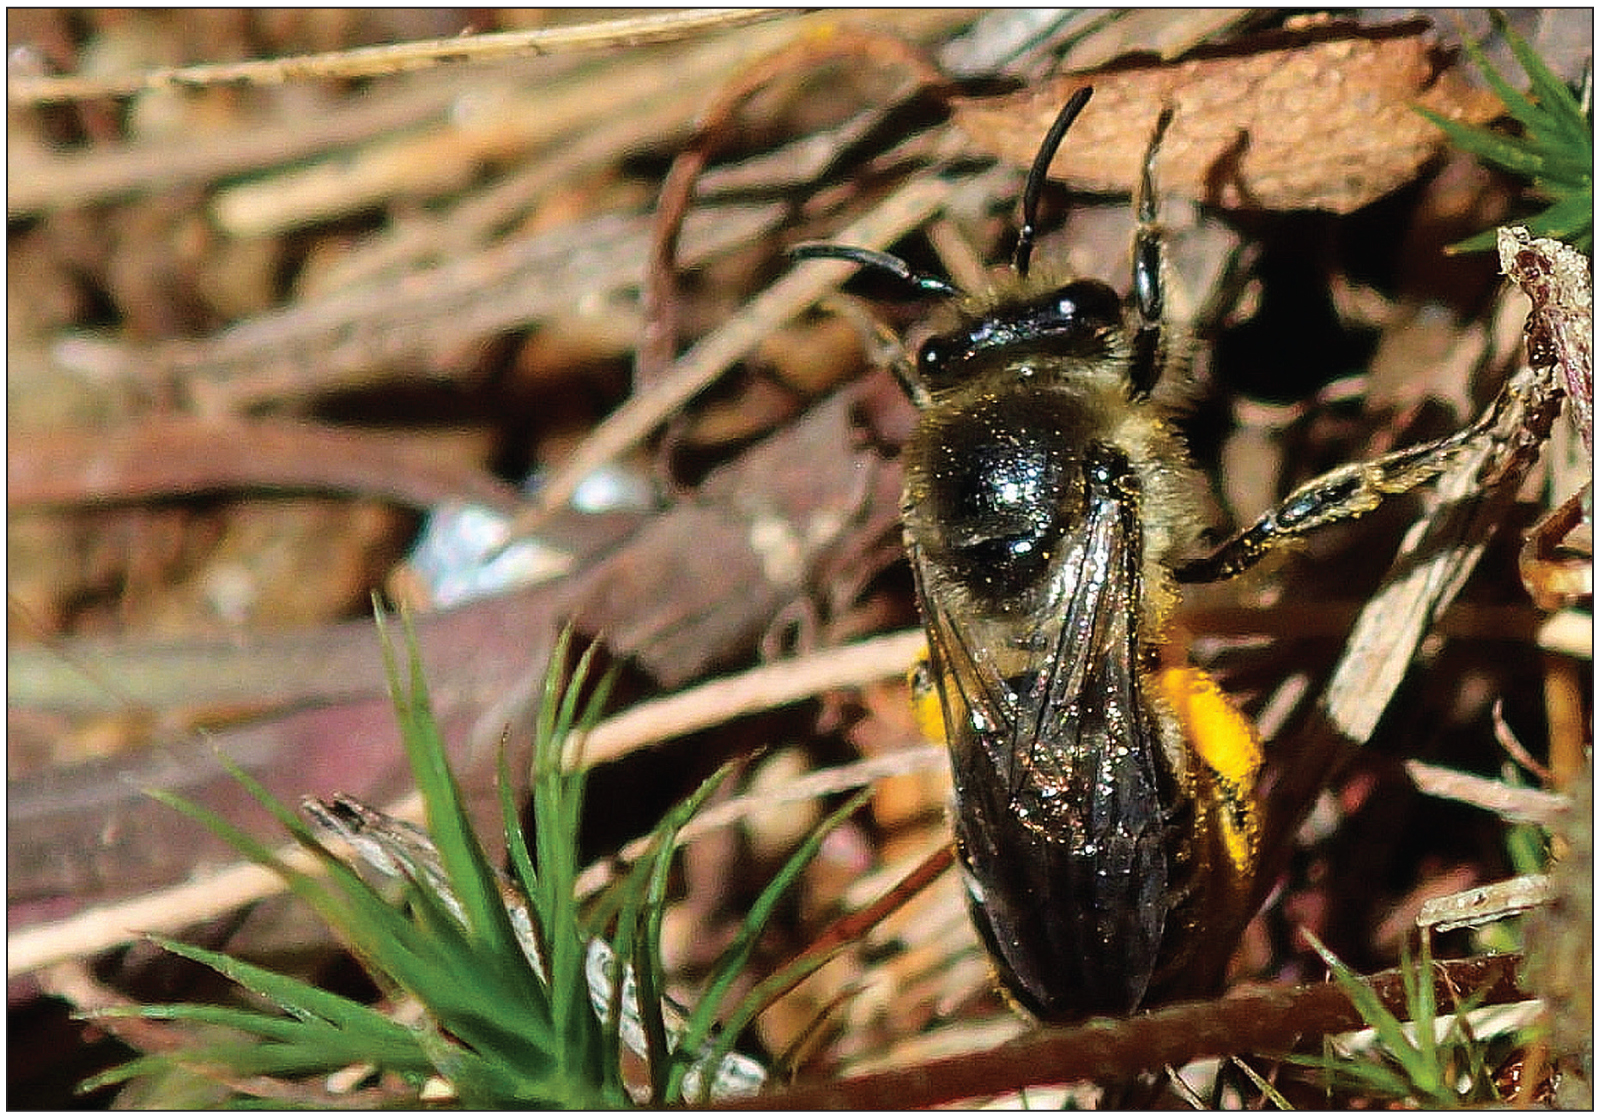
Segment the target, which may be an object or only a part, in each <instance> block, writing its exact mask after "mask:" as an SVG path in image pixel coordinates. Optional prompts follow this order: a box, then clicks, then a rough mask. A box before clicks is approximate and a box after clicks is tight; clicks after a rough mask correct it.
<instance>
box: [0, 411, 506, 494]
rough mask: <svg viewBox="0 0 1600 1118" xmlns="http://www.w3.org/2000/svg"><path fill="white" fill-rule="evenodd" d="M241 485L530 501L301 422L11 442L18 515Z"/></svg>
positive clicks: (144, 425) (402, 444)
mask: <svg viewBox="0 0 1600 1118" xmlns="http://www.w3.org/2000/svg"><path fill="white" fill-rule="evenodd" d="M240 489H257V490H259V489H292V490H319V491H324V492H327V491H333V492H344V493H353V494H361V495H367V496H376V497H386V498H389V499H392V500H397V501H399V502H401V503H402V504H406V505H410V506H412V507H414V508H420V509H426V508H430V507H432V506H434V505H437V504H439V503H440V502H443V501H452V500H454V501H471V502H474V503H477V504H480V505H484V506H487V507H488V508H491V509H495V510H497V511H501V512H508V513H509V512H510V511H511V510H513V509H515V508H517V507H518V505H519V504H520V502H521V498H520V496H519V495H518V493H517V491H516V490H515V489H514V488H513V487H512V486H510V485H508V484H506V483H505V482H502V481H500V480H499V479H497V478H495V477H493V476H492V475H490V474H489V473H487V472H485V471H483V470H480V469H475V468H473V467H470V466H465V465H458V464H456V463H455V462H453V461H452V460H450V459H448V458H442V457H441V456H440V455H438V454H437V453H434V452H433V450H432V448H430V447H429V446H428V444H427V443H419V442H417V441H415V440H414V439H409V438H402V437H399V436H392V435H384V434H372V433H366V432H362V431H358V430H352V429H350V428H334V427H327V426H322V425H319V424H314V423H308V422H296V421H292V420H277V419H238V418H227V417H216V418H212V419H200V418H196V417H194V416H187V415H175V416H156V417H147V418H144V419H141V420H139V421H138V423H137V425H136V426H125V427H118V428H113V429H111V430H106V431H87V430H86V431H71V430H60V429H56V430H52V431H50V433H49V434H48V435H43V434H34V433H31V432H28V431H12V432H11V438H10V440H9V441H8V443H7V446H6V501H7V504H8V505H9V507H10V508H11V509H12V510H13V511H15V510H17V509H20V508H27V507H30V506H38V505H66V504H85V503H95V502H104V501H137V500H146V499H151V498H164V497H174V496H179V495H183V494H193V493H205V492H215V491H217V490H240Z"/></svg>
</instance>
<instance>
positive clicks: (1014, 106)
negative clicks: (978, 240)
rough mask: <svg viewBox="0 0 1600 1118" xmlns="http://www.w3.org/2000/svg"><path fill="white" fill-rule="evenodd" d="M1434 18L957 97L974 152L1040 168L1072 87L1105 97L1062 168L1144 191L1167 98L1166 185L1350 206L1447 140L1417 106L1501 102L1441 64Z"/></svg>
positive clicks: (1079, 126)
mask: <svg viewBox="0 0 1600 1118" xmlns="http://www.w3.org/2000/svg"><path fill="white" fill-rule="evenodd" d="M1430 40H1431V36H1430V35H1428V34H1427V33H1426V26H1425V25H1423V24H1420V23H1417V22H1411V23H1408V24H1405V25H1403V26H1402V27H1400V28H1393V29H1389V30H1388V31H1377V32H1375V31H1360V30H1356V29H1354V28H1349V27H1345V28H1342V29H1338V28H1336V29H1327V28H1322V29H1318V30H1317V31H1315V32H1314V33H1312V34H1311V35H1308V36H1304V37H1302V42H1301V43H1300V45H1297V46H1294V47H1291V48H1287V49H1276V50H1258V51H1255V52H1253V53H1249V54H1242V55H1241V54H1233V55H1230V56H1228V57H1205V58H1196V59H1191V60H1190V61H1187V62H1180V63H1178V64H1176V65H1156V66H1147V67H1137V68H1120V69H1116V70H1103V71H1097V72H1094V73H1087V74H1086V73H1075V74H1068V75H1063V76H1062V77H1060V78H1057V79H1056V80H1054V81H1052V82H1049V83H1048V84H1046V85H1044V86H1040V87H1037V88H1034V89H1030V90H1028V91H1026V92H1024V93H1018V94H1011V95H1008V96H1004V97H992V98H984V99H981V100H979V99H973V100H966V101H960V102H957V103H956V104H955V106H954V114H955V122H956V124H957V126H958V127H959V128H960V129H961V130H962V131H963V132H964V133H966V135H967V136H968V137H969V138H970V139H971V141H972V145H973V147H974V148H975V149H977V150H979V151H981V152H983V153H985V154H988V155H993V156H997V157H998V158H1000V159H1003V160H1006V161H1007V162H1011V163H1015V164H1017V165H1018V166H1024V167H1025V166H1027V165H1029V164H1030V163H1031V162H1032V160H1033V156H1034V153H1035V152H1036V151H1037V150H1038V147H1039V141H1040V139H1041V138H1042V137H1043V136H1044V134H1045V132H1046V130H1047V129H1048V128H1049V126H1050V123H1051V121H1052V120H1053V119H1054V117H1055V115H1056V112H1057V111H1058V110H1059V109H1060V107H1061V105H1062V104H1064V103H1065V101H1066V99H1067V97H1068V96H1069V95H1071V93H1072V92H1073V91H1074V90H1075V89H1077V88H1079V87H1080V86H1083V85H1086V84H1092V85H1093V86H1094V100H1093V101H1091V102H1090V103H1089V106H1088V108H1087V109H1086V110H1085V111H1084V114H1083V116H1082V117H1080V118H1079V119H1078V122H1077V123H1076V124H1074V125H1073V127H1072V130H1071V131H1070V132H1068V134H1067V138H1066V142H1065V143H1063V144H1062V145H1061V151H1060V153H1059V155H1058V156H1057V157H1056V161H1055V164H1054V174H1055V175H1056V176H1059V177H1060V178H1061V179H1062V180H1063V181H1065V182H1067V183H1069V184H1071V185H1072V186H1073V187H1075V188H1078V189H1083V190H1091V191H1106V192H1115V193H1124V194H1126V193H1131V192H1132V190H1133V187H1134V183H1135V182H1136V181H1137V176H1138V173H1139V165H1140V162H1141V161H1142V160H1143V158H1144V151H1145V147H1146V145H1147V144H1148V143H1149V138H1150V133H1151V131H1152V129H1153V128H1154V126H1155V121H1156V117H1157V115H1158V114H1159V113H1160V111H1161V106H1162V105H1163V104H1164V103H1170V104H1171V105H1172V106H1173V107H1174V109H1175V110H1176V112H1175V115H1174V117H1173V121H1172V126H1171V129H1170V130H1169V131H1168V133H1167V135H1166V138H1165V140H1164V141H1163V142H1162V148H1161V154H1160V158H1159V160H1158V163H1157V179H1158V183H1159V188H1160V190H1161V191H1162V192H1163V193H1168V194H1181V195H1186V196H1188V197H1191V198H1195V199H1198V200H1201V201H1204V202H1207V203H1210V204H1213V205H1221V206H1226V207H1234V208H1245V207H1247V208H1261V209H1319V210H1328V211H1331V212H1333V213H1349V212H1351V211H1353V210H1357V209H1359V208H1361V207H1362V206H1365V205H1366V204H1367V203H1369V202H1371V201H1373V200H1374V199H1377V198H1379V197H1382V196H1383V195H1384V194H1387V193H1388V192H1389V191H1391V190H1393V189H1395V188H1396V187H1398V186H1400V185H1401V184H1403V183H1405V182H1406V181H1408V180H1409V179H1410V178H1411V177H1412V176H1414V175H1415V174H1416V172H1417V170H1418V168H1419V167H1420V166H1421V165H1422V164H1423V162H1424V161H1426V160H1427V159H1428V158H1429V157H1430V156H1432V155H1433V153H1434V152H1435V151H1436V150H1437V149H1438V148H1439V147H1440V145H1441V144H1442V143H1443V142H1444V136H1443V134H1442V133H1441V132H1440V131H1439V130H1438V129H1437V128H1435V127H1434V126H1433V125H1431V124H1429V123H1428V122H1427V121H1426V120H1424V119H1423V118H1422V117H1421V116H1420V115H1419V114H1418V113H1416V112H1415V111H1414V109H1413V106H1415V105H1423V106H1426V107H1427V108H1430V109H1432V110H1434V111H1435V112H1438V113H1440V114H1442V115H1444V116H1446V117H1450V118H1452V119H1455V120H1463V121H1467V122H1468V123H1472V124H1481V123H1484V122H1485V121H1488V120H1490V119H1492V118H1493V117H1495V116H1496V115H1497V114H1498V113H1499V112H1500V111H1501V106H1500V102H1499V101H1498V100H1497V99H1496V98H1495V97H1494V95H1493V94H1492V93H1489V92H1487V91H1484V90H1476V89H1473V88H1471V87H1469V86H1468V85H1467V84H1466V82H1465V81H1464V80H1463V79H1462V78H1461V77H1460V76H1459V75H1457V74H1456V73H1454V72H1453V71H1450V70H1444V71H1441V70H1440V69H1439V66H1438V63H1437V60H1436V57H1435V55H1434V52H1433V47H1432V44H1431V42H1430Z"/></svg>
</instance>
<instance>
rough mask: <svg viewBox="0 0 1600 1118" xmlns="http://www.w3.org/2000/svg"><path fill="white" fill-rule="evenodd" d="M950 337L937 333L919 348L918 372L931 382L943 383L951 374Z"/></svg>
mask: <svg viewBox="0 0 1600 1118" xmlns="http://www.w3.org/2000/svg"><path fill="white" fill-rule="evenodd" d="M951 352H952V351H951V348H950V339H949V338H947V337H945V336H944V335H943V334H935V335H934V336H933V337H931V338H929V339H928V340H927V341H925V342H923V343H922V345H921V346H919V347H918V348H917V372H918V373H920V374H921V375H922V379H923V380H924V381H926V382H928V383H929V384H942V383H944V382H945V381H946V380H947V379H948V378H949V376H950V358H951Z"/></svg>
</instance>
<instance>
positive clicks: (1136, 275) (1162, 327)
mask: <svg viewBox="0 0 1600 1118" xmlns="http://www.w3.org/2000/svg"><path fill="white" fill-rule="evenodd" d="M1171 123H1172V106H1171V105H1165V106H1163V107H1162V109H1161V116H1160V117H1158V118H1157V120H1156V128H1155V132H1154V133H1152V134H1151V136H1150V146H1149V147H1148V148H1146V149H1145V153H1144V166H1143V168H1142V169H1141V170H1140V173H1139V200H1138V204H1137V210H1136V212H1137V216H1138V219H1139V231H1138V232H1137V233H1136V234H1135V235H1134V240H1133V305H1134V309H1135V310H1136V311H1137V312H1138V314H1139V325H1138V328H1137V329H1136V330H1135V331H1134V335H1133V360H1132V363H1131V364H1130V366H1129V370H1128V372H1129V377H1128V382H1129V384H1130V385H1131V386H1132V389H1133V393H1134V395H1135V396H1136V397H1144V396H1148V395H1150V390H1151V389H1152V388H1154V387H1155V385H1156V381H1158V380H1160V379H1161V371H1162V369H1164V368H1165V367H1166V364H1167V337H1166V298H1165V293H1164V291H1163V289H1162V276H1161V268H1162V263H1163V260H1162V257H1163V256H1164V253H1163V251H1162V235H1161V226H1160V225H1158V224H1157V223H1156V187H1155V179H1156V154H1157V153H1158V152H1159V151H1160V150H1161V138H1162V137H1163V136H1164V135H1166V132H1167V126H1168V125H1169V124H1171Z"/></svg>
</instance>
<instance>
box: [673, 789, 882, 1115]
mask: <svg viewBox="0 0 1600 1118" xmlns="http://www.w3.org/2000/svg"><path fill="white" fill-rule="evenodd" d="M871 797H872V789H870V788H863V789H862V790H861V791H859V792H857V793H856V794H855V795H854V796H851V797H850V799H848V800H846V801H845V803H844V804H843V805H841V806H840V807H839V808H838V809H837V810H835V811H834V812H833V813H832V814H830V815H829V816H828V817H827V818H826V819H824V820H823V821H822V822H821V823H819V824H818V825H817V826H816V827H815V828H814V829H813V830H812V832H811V833H810V834H809V835H807V836H806V838H805V840H804V841H803V842H801V844H800V845H799V846H798V847H797V848H796V849H795V852H794V853H793V854H792V855H790V857H789V860H788V861H787V862H786V863H784V866H783V869H782V870H780V871H779V872H778V873H777V874H776V875H775V876H774V877H773V879H772V880H771V881H770V882H768V883H767V887H766V888H765V889H763V890H762V891H761V895H760V896H759V897H757V898H756V900H755V903H754V904H752V905H751V906H750V911H749V913H747V914H746V916H745V919H744V922H743V924H742V925H741V926H740V928H739V932H738V934H737V935H736V936H735V937H734V939H733V942H732V943H730V944H729V945H728V947H727V948H726V949H725V950H724V951H723V953H722V955H721V956H720V957H719V958H718V960H717V963H716V965H715V967H714V968H713V969H712V974H711V977H710V979H709V981H708V982H707V983H706V990H705V993H704V994H703V995H702V996H701V998H700V1001H699V1003H698V1004H697V1005H696V1006H695V1008H694V1012H693V1013H692V1014H690V1016H689V1021H688V1023H687V1024H686V1025H685V1027H684V1035H683V1039H682V1041H681V1045H682V1049H683V1050H684V1051H689V1052H696V1051H698V1050H699V1048H700V1046H701V1044H702V1043H704V1041H705V1039H706V1037H707V1036H708V1035H710V1031H711V1025H712V1021H713V1018H714V1015H715V1013H716V1011H717V1008H718V1006H719V1005H720V1004H721V1002H722V999H723V997H724V996H725V995H726V994H727V992H728V988H729V987H730V986H732V985H733V983H734V981H735V980H736V979H737V978H738V976H739V974H740V973H741V972H742V971H743V970H744V968H745V966H746V965H747V964H748V963H749V961H750V953H751V951H753V950H754V949H755V944H756V940H757V939H758V938H760V935H761V932H762V930H763V929H765V927H766V925H767V921H768V920H769V919H770V918H771V916H772V913H773V910H774V909H776V908H777V905H778V902H779V900H780V899H781V898H782V897H783V895H784V893H786V892H787V891H788V890H789V888H790V886H792V885H793V884H794V882H795V881H796V880H797V879H798V878H799V876H800V874H801V873H803V872H804V871H805V868H806V866H807V865H809V864H810V862H811V860H812V859H813V858H815V857H816V854H817V851H818V850H819V849H820V848H821V846H822V841H823V839H825V838H827V836H828V835H829V833H831V832H832V831H833V829H834V828H835V827H837V826H838V825H839V824H840V823H843V822H844V821H845V820H846V819H848V818H849V817H850V816H851V815H852V814H854V813H855V812H856V811H858V810H859V809H860V808H861V806H862V805H863V804H865V803H866V802H867V801H868V800H869V799H871ZM742 1027H743V1026H742V1024H741V1025H740V1026H739V1027H738V1028H729V1029H727V1030H725V1031H724V1032H723V1034H722V1035H721V1036H720V1037H719V1038H718V1040H717V1042H716V1044H715V1045H714V1046H713V1047H712V1054H711V1058H710V1060H709V1062H708V1067H709V1068H712V1069H714V1068H716V1067H718V1066H720V1064H721V1061H722V1059H723V1057H725V1056H726V1055H727V1054H728V1053H729V1052H731V1051H732V1050H733V1045H734V1044H735V1043H736V1042H737V1040H738V1033H739V1029H741V1028H742ZM685 1070H686V1068H685V1067H684V1065H682V1064H677V1063H675V1064H674V1066H673V1081H672V1082H671V1084H670V1085H669V1090H668V1095H669V1097H676V1095H677V1094H678V1093H679V1092H681V1091H682V1089H683V1073H684V1072H685ZM711 1079H712V1076H710V1075H706V1076H704V1077H702V1080H701V1088H700V1090H701V1094H702V1095H705V1094H706V1093H708V1092H709V1091H710V1088H711Z"/></svg>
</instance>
